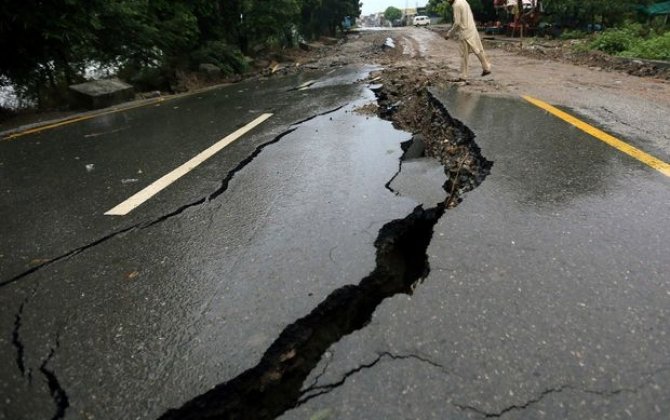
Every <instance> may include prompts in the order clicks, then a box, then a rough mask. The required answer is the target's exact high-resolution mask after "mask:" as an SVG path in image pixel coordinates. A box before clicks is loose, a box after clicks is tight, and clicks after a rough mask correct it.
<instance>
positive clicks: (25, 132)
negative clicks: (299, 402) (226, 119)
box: [0, 97, 174, 141]
mask: <svg viewBox="0 0 670 420" xmlns="http://www.w3.org/2000/svg"><path fill="white" fill-rule="evenodd" d="M170 99H174V97H170V98H158V99H157V100H155V101H151V102H145V103H141V104H137V105H131V106H127V107H123V108H114V109H111V110H109V111H102V112H95V113H92V114H87V115H81V116H78V117H72V118H68V119H65V120H62V121H58V122H55V123H46V124H45V125H40V126H37V127H34V128H29V129H27V130H23V131H18V132H15V133H12V134H10V135H8V136H6V137H3V138H2V139H0V141H8V140H14V139H16V138H19V137H23V136H27V135H29V134H35V133H39V132H41V131H45V130H50V129H52V128H56V127H62V126H64V125H68V124H72V123H76V122H79V121H86V120H90V119H92V118H96V117H100V116H102V115H108V114H114V113H116V112H122V111H128V110H130V109H135V108H141V107H144V106H151V105H156V104H160V103H161V102H164V101H167V100H170Z"/></svg>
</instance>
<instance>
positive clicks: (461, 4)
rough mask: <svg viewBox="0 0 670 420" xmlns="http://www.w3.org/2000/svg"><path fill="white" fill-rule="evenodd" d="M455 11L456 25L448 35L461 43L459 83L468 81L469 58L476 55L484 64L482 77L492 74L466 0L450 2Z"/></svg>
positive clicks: (451, 0)
mask: <svg viewBox="0 0 670 420" xmlns="http://www.w3.org/2000/svg"><path fill="white" fill-rule="evenodd" d="M448 1H449V4H450V5H451V7H452V8H453V9H454V25H453V26H452V27H451V29H450V30H449V32H448V33H447V38H453V39H454V40H456V41H458V42H459V47H460V51H461V72H460V76H459V81H465V80H467V79H468V57H469V55H470V53H474V54H475V55H476V56H477V58H479V61H480V62H481V64H482V76H486V75H489V74H491V63H490V62H489V60H488V59H487V58H486V54H485V53H484V47H483V46H482V40H481V39H480V38H479V33H478V32H477V26H476V25H475V18H474V17H473V16H472V9H470V5H469V4H468V2H467V1H466V0H448Z"/></svg>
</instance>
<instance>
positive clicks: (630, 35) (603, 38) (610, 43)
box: [590, 27, 640, 54]
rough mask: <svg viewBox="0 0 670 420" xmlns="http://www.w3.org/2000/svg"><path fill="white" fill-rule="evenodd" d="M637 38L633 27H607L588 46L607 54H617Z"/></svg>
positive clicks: (637, 40) (637, 39) (636, 40)
mask: <svg viewBox="0 0 670 420" xmlns="http://www.w3.org/2000/svg"><path fill="white" fill-rule="evenodd" d="M639 40H640V37H639V35H638V34H637V33H636V31H635V29H632V28H630V27H625V28H622V29H607V30H606V31H605V32H603V33H602V34H600V35H598V36H597V37H596V38H595V39H594V40H593V41H592V42H591V44H590V47H591V48H592V49H594V50H599V51H603V52H606V53H608V54H618V53H620V52H622V51H626V50H627V49H629V48H631V47H632V46H633V44H635V43H636V42H639Z"/></svg>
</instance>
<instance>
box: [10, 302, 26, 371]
mask: <svg viewBox="0 0 670 420" xmlns="http://www.w3.org/2000/svg"><path fill="white" fill-rule="evenodd" d="M25 304H26V302H25V301H24V302H23V303H21V306H19V310H18V311H17V312H16V315H15V317H14V330H13V331H12V345H13V346H14V348H15V349H16V365H17V366H18V368H19V370H20V371H21V376H26V366H25V362H24V350H25V347H24V346H23V342H22V341H21V336H20V330H21V317H22V316H23V307H24V306H25Z"/></svg>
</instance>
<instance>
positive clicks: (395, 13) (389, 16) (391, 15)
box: [384, 6, 402, 22]
mask: <svg viewBox="0 0 670 420" xmlns="http://www.w3.org/2000/svg"><path fill="white" fill-rule="evenodd" d="M401 17H402V10H400V9H398V8H397V7H393V6H389V7H387V8H386V10H385V11H384V18H385V19H386V21H387V22H393V21H394V20H397V19H400V18H401Z"/></svg>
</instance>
